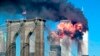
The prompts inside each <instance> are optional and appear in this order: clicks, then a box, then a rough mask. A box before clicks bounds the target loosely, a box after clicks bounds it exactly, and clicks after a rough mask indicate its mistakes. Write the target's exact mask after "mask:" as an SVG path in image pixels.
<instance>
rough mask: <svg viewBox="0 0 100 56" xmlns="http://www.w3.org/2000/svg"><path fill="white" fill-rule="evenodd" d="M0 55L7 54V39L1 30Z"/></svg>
mask: <svg viewBox="0 0 100 56" xmlns="http://www.w3.org/2000/svg"><path fill="white" fill-rule="evenodd" d="M0 56H5V41H4V37H3V32H2V31H0Z"/></svg>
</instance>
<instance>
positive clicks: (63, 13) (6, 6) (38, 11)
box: [0, 0, 87, 29]
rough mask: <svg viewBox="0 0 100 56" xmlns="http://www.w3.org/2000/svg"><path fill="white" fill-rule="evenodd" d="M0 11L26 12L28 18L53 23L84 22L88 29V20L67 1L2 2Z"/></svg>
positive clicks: (14, 0) (16, 0) (22, 0)
mask: <svg viewBox="0 0 100 56" xmlns="http://www.w3.org/2000/svg"><path fill="white" fill-rule="evenodd" d="M0 10H1V11H6V12H8V13H22V12H23V11H26V15H25V16H26V17H27V18H33V17H43V18H45V19H50V20H53V21H59V20H62V19H69V20H72V21H73V22H77V21H78V22H82V23H83V24H84V28H85V29H87V20H86V18H85V17H84V15H83V13H82V11H81V10H80V9H78V8H75V7H74V6H73V5H72V4H71V3H69V2H68V1H67V0H0Z"/></svg>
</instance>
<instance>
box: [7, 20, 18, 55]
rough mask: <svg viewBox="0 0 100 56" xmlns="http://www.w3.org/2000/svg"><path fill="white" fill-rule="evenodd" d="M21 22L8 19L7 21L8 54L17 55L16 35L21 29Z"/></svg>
mask: <svg viewBox="0 0 100 56" xmlns="http://www.w3.org/2000/svg"><path fill="white" fill-rule="evenodd" d="M19 26H20V23H16V22H12V21H8V22H7V27H8V29H7V31H8V33H7V45H6V46H7V47H6V49H7V50H6V56H16V43H15V39H16V35H17V33H18V30H19Z"/></svg>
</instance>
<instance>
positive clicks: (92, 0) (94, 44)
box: [0, 0, 100, 56]
mask: <svg viewBox="0 0 100 56" xmlns="http://www.w3.org/2000/svg"><path fill="white" fill-rule="evenodd" d="M69 2H71V3H72V4H74V6H75V7H77V8H80V9H82V10H83V13H84V15H85V17H86V18H87V20H88V27H89V56H100V53H99V51H100V48H99V47H100V38H99V37H100V33H99V32H100V30H99V29H100V26H99V25H100V22H99V20H100V6H99V5H100V0H69ZM7 17H9V18H12V17H11V15H9V14H6V13H5V12H0V26H1V25H5V24H6V23H5V21H6V19H8V18H7ZM15 17H20V18H21V17H22V16H20V15H16V16H15ZM49 23H52V22H49ZM55 25H56V23H55ZM50 26H52V24H50ZM55 28H56V26H55V27H52V29H51V30H54V29H55ZM45 34H46V32H45ZM18 39H19V38H18ZM45 39H46V35H45ZM16 41H17V42H18V43H19V41H18V40H16ZM45 41H47V39H46V40H45ZM45 44H47V45H48V43H45ZM47 45H45V47H46V49H45V51H48V50H47V49H48V48H49V46H47ZM17 48H18V47H17ZM17 56H19V52H18V53H17ZM45 56H47V54H46V52H45Z"/></svg>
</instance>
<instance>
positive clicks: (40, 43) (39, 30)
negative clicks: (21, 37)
mask: <svg viewBox="0 0 100 56" xmlns="http://www.w3.org/2000/svg"><path fill="white" fill-rule="evenodd" d="M35 24H36V29H35V34H36V38H35V39H36V40H35V53H34V56H44V38H43V37H44V36H43V33H44V32H43V31H44V29H43V28H44V21H43V20H37V21H36V23H35Z"/></svg>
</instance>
